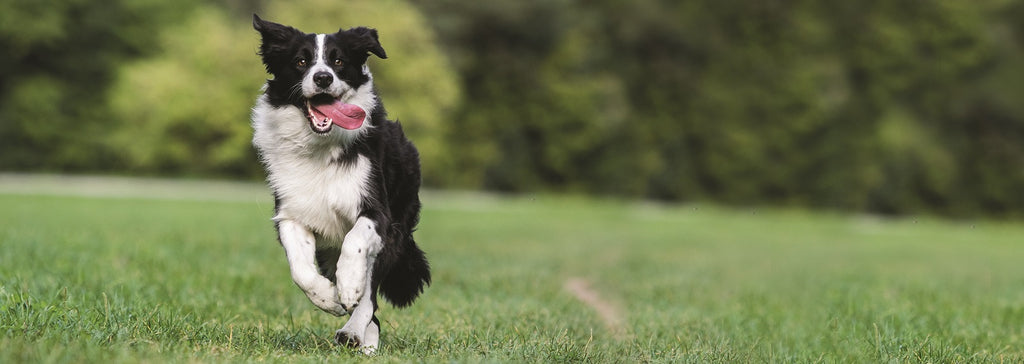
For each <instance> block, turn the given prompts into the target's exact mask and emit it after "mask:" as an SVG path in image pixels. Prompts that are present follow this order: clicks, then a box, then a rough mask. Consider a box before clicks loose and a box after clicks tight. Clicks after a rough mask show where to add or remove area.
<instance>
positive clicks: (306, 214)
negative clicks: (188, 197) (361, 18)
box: [252, 14, 430, 354]
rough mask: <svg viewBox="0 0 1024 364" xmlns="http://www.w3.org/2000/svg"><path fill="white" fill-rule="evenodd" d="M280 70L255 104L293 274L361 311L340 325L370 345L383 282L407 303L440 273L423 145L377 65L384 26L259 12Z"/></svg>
mask: <svg viewBox="0 0 1024 364" xmlns="http://www.w3.org/2000/svg"><path fill="white" fill-rule="evenodd" d="M253 27H254V28H255V29H256V30H257V31H259V33H260V35H261V36H262V44H261V45H260V49H259V55H260V56H261V57H262V59H263V64H264V65H266V69H267V72H268V73H269V74H271V75H273V79H271V80H268V81H267V83H266V85H265V86H264V87H263V94H262V95H260V97H259V98H258V99H257V100H256V106H255V107H253V112H252V126H253V129H254V132H253V145H254V146H255V147H256V149H257V150H258V152H259V155H260V159H261V161H262V163H263V165H264V167H265V168H266V171H267V175H268V177H267V182H268V184H269V185H270V189H271V190H272V192H273V195H274V212H275V215H274V218H273V221H274V222H275V226H276V228H277V236H278V240H279V241H280V243H281V245H282V246H283V247H284V251H285V255H286V256H287V258H288V264H289V266H290V270H291V276H292V280H293V281H295V284H296V285H298V286H299V288H301V289H302V291H303V292H305V293H306V297H308V298H309V300H310V301H312V302H313V304H314V305H316V307H319V308H320V309H321V310H324V311H326V312H328V313H331V314H333V315H335V316H342V315H345V314H350V315H351V317H349V320H348V322H347V323H345V326H344V327H342V328H341V329H339V330H338V331H337V332H336V333H335V336H334V339H335V341H336V342H337V343H338V344H339V345H347V346H350V347H356V348H360V349H361V350H362V351H363V352H364V353H367V354H371V353H373V352H374V350H376V348H377V346H378V344H379V338H380V336H379V335H380V321H378V320H377V317H376V315H375V314H374V313H375V311H376V309H377V293H378V292H380V294H381V296H383V297H384V298H386V299H387V300H388V301H390V302H391V303H392V304H393V305H394V306H396V307H405V306H408V305H410V304H412V302H413V300H415V299H416V297H417V296H419V294H420V293H421V292H423V289H424V287H425V286H426V285H429V284H430V267H429V265H428V264H427V260H426V257H425V256H424V254H423V251H422V250H420V248H419V247H417V246H416V242H415V241H413V237H412V233H413V229H414V228H415V226H416V224H417V222H418V221H419V212H420V200H419V187H420V165H419V153H418V152H417V151H416V148H415V147H414V146H413V145H412V143H411V142H410V141H409V140H408V139H406V137H405V134H404V133H403V132H402V127H401V125H399V124H398V123H397V122H392V121H390V120H388V119H387V114H386V112H385V111H384V106H383V105H382V104H381V100H380V97H378V96H377V92H376V89H375V88H374V86H373V75H372V74H370V68H369V67H368V66H367V65H366V60H367V58H369V56H370V55H371V54H372V55H375V56H377V57H380V58H387V55H386V54H385V52H384V48H382V47H381V45H380V42H379V41H378V38H377V31H376V30H374V29H369V28H364V27H357V28H352V29H348V30H339V31H338V32H337V33H334V34H306V33H303V32H301V31H299V30H298V29H295V28H292V27H289V26H285V25H281V24H277V23H273V22H269V21H265V20H262V19H260V17H259V16H257V15H255V14H254V15H253Z"/></svg>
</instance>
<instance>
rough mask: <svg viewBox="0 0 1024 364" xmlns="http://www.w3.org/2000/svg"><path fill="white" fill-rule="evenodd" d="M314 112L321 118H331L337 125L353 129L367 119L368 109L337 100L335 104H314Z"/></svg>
mask: <svg viewBox="0 0 1024 364" xmlns="http://www.w3.org/2000/svg"><path fill="white" fill-rule="evenodd" d="M312 109H313V112H314V113H316V114H319V115H315V116H317V117H319V118H325V117H326V118H330V119H331V120H332V121H333V122H334V124H335V125H337V126H340V127H342V128H345V129H348V130H352V129H357V128H359V127H360V126H361V125H363V120H364V119H366V111H365V110H363V108H361V107H359V106H356V105H352V104H345V103H342V102H341V101H335V102H334V103H333V104H324V105H316V106H312Z"/></svg>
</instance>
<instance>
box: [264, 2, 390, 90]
mask: <svg viewBox="0 0 1024 364" xmlns="http://www.w3.org/2000/svg"><path fill="white" fill-rule="evenodd" d="M253 28H255V29H256V30H257V31H259V32H260V35H261V36H262V43H261V44H260V52H259V54H260V57H261V58H262V59H263V64H264V65H265V66H266V69H267V73H270V74H272V75H273V76H274V79H272V80H269V81H268V82H267V95H268V96H269V101H270V103H271V105H274V106H282V105H289V104H290V105H294V106H296V107H299V108H300V109H302V108H305V106H304V105H305V101H306V99H305V97H304V96H303V94H302V80H303V79H304V78H305V77H306V73H307V72H308V71H309V69H310V68H311V67H313V65H314V64H316V63H317V62H323V63H324V64H326V65H327V66H328V67H330V68H331V69H332V70H333V71H334V73H335V75H336V76H337V77H338V79H340V80H342V81H344V82H345V83H347V84H348V85H349V86H350V87H352V88H358V87H359V86H361V85H363V84H365V83H366V82H368V81H369V77H368V76H367V75H365V74H363V65H364V64H365V63H366V59H367V58H368V57H369V55H370V54H374V55H376V56H378V57H380V58H387V54H386V53H385V52H384V48H382V47H381V45H380V42H379V40H378V39H377V31H376V30H374V29H370V28H364V27H357V28H351V29H348V30H338V32H337V33H334V34H328V35H327V37H326V39H325V40H324V53H323V55H324V59H323V60H317V59H314V57H315V56H316V35H315V34H307V33H304V32H302V31H300V30H298V29H296V28H293V27H290V26H286V25H281V24H277V23H274V22H270V21H266V20H263V19H260V17H259V16H256V15H255V14H254V15H253Z"/></svg>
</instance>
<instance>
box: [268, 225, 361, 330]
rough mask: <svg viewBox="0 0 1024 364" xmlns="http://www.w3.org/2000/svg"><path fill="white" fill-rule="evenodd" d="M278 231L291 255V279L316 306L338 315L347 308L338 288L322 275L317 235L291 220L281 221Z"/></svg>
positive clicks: (285, 250) (289, 261)
mask: <svg viewBox="0 0 1024 364" xmlns="http://www.w3.org/2000/svg"><path fill="white" fill-rule="evenodd" d="M277 234H278V237H279V238H280V240H281V246H283V247H284V253H285V255H286V256H287V257H288V266H289V268H290V270H291V273H292V281H295V285H297V286H299V288H301V289H302V291H303V292H305V293H306V297H308V298H309V300H310V302H313V304H314V305H316V307H319V308H320V309H321V310H324V311H326V312H327V313H330V314H332V315H335V316H341V315H344V314H345V313H346V310H345V309H344V308H342V307H341V304H339V303H338V301H337V298H338V295H337V289H336V288H335V287H334V284H333V283H331V281H330V280H328V279H327V278H325V277H324V276H322V275H320V271H319V268H317V265H316V238H315V237H314V236H313V233H311V232H309V230H308V229H306V227H304V226H302V225H300V224H299V223H296V222H294V221H291V220H282V221H280V222H278V225H277Z"/></svg>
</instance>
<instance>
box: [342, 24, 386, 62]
mask: <svg viewBox="0 0 1024 364" xmlns="http://www.w3.org/2000/svg"><path fill="white" fill-rule="evenodd" d="M343 31H344V30H339V31H338V32H343ZM348 32H349V33H351V34H352V35H353V36H354V37H353V39H354V41H355V44H354V45H353V48H355V49H356V50H358V51H360V52H367V53H373V54H374V55H376V56H377V57H380V58H381V59H386V58H388V54H387V53H385V52H384V48H383V47H381V46H380V40H378V39H377V29H373V28H366V27H358V28H352V29H349V30H348Z"/></svg>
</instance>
